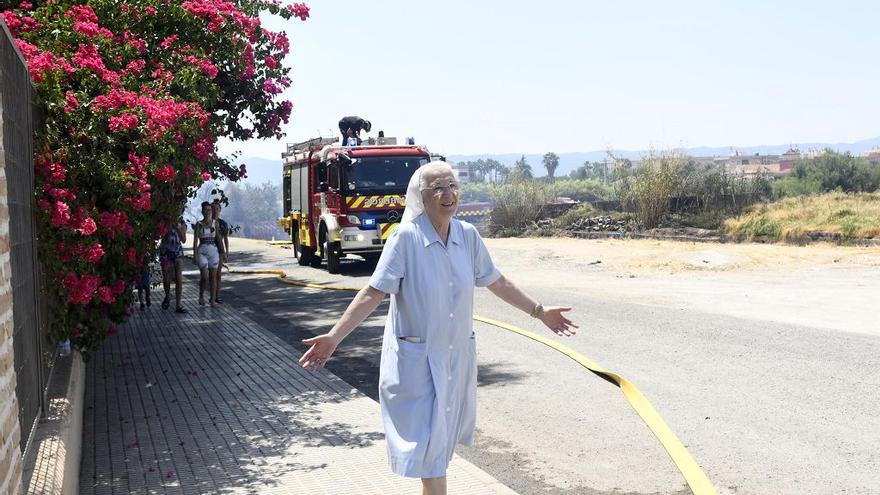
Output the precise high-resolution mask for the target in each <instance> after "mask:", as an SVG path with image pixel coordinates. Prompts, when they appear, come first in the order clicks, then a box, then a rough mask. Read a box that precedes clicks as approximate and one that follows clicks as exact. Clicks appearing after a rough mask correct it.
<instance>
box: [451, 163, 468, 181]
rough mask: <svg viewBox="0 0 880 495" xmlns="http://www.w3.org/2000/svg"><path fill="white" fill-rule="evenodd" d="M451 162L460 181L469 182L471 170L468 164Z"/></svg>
mask: <svg viewBox="0 0 880 495" xmlns="http://www.w3.org/2000/svg"><path fill="white" fill-rule="evenodd" d="M449 164H450V165H451V166H452V171H453V172H455V176H456V177H458V182H460V183H462V184H467V183H468V182H470V181H471V171H470V169H468V167H467V165H464V164H458V163H451V162H450V163H449Z"/></svg>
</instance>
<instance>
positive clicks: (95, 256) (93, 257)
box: [83, 221, 104, 263]
mask: <svg viewBox="0 0 880 495" xmlns="http://www.w3.org/2000/svg"><path fill="white" fill-rule="evenodd" d="M92 222H93V223H94V221H92ZM103 257H104V249H103V248H102V247H101V244H99V243H97V242H96V243H94V244H92V245H91V246H89V247H88V249H87V250H86V252H85V254H84V256H83V258H84V259H85V260H86V261H88V262H90V263H97V262H99V261H101V258H103Z"/></svg>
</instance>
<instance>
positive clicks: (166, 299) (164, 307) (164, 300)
mask: <svg viewBox="0 0 880 495" xmlns="http://www.w3.org/2000/svg"><path fill="white" fill-rule="evenodd" d="M170 305H171V303H169V302H168V298H167V297H166V298H165V299H163V300H162V309H168V306H170Z"/></svg>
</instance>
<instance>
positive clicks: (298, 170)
mask: <svg viewBox="0 0 880 495" xmlns="http://www.w3.org/2000/svg"><path fill="white" fill-rule="evenodd" d="M338 141H339V139H338V138H335V139H329V138H315V139H310V140H308V141H305V142H302V143H297V144H291V145H288V147H287V152H286V153H283V154H282V159H283V160H284V171H283V176H284V177H283V178H284V182H283V189H284V194H283V196H284V199H283V201H284V208H285V211H286V212H288V216H287V217H284V218H282V219H281V220H280V222H281V224H282V227H284V229H285V231H286V232H288V233H290V238H291V242H292V243H293V249H294V253H295V256H296V257H297V259H298V260H299V264H300V265H303V266H305V265H312V266H314V267H320V266H321V264H322V262H326V263H327V270H328V271H329V272H330V273H339V270H340V259H342V258H344V257H345V255H346V254H357V255H360V256H363V257H371V256H374V257H375V256H378V255H379V254H380V253H381V252H382V246H383V245H384V244H385V240H386V239H387V238H388V236H389V235H390V234H391V232H392V231H393V230H394V229H395V228H396V227H397V225H398V223H399V222H400V217H401V216H402V214H403V209H404V207H405V206H406V204H405V202H404V199H405V195H406V187H407V185H408V184H409V179H410V177H412V174H413V173H414V172H415V171H416V169H417V168H419V167H420V166H422V165H424V164H425V163H428V162H429V161H430V160H431V154H430V153H429V152H428V150H427V149H426V148H425V147H424V146H416V145H398V144H397V142H396V139H395V138H378V139H371V140H369V141H364V143H363V144H362V145H359V146H340V145H339V144H338Z"/></svg>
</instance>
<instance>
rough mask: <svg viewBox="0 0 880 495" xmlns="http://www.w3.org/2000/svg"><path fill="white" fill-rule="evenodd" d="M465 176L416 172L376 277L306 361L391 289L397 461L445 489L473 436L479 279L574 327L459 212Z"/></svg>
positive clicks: (392, 429)
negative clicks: (529, 290)
mask: <svg viewBox="0 0 880 495" xmlns="http://www.w3.org/2000/svg"><path fill="white" fill-rule="evenodd" d="M458 187H459V185H458V182H457V181H456V178H455V174H454V173H453V171H452V168H451V167H450V166H449V165H448V164H446V163H445V162H431V163H429V164H427V165H425V166H423V167H422V168H420V169H419V170H417V171H416V173H415V174H414V175H413V177H412V179H411V180H410V183H409V188H408V189H407V194H406V210H405V211H404V214H403V219H402V221H401V225H400V227H399V228H398V229H397V231H396V232H395V233H394V234H392V236H391V237H390V238H389V240H388V243H387V244H386V245H385V249H384V250H383V252H382V257H381V258H380V259H379V263H378V265H377V266H376V271H375V272H374V273H373V275H372V277H371V278H370V281H369V284H368V285H367V286H366V287H364V288H363V289H361V290H360V292H358V294H357V295H356V296H355V298H354V300H353V301H352V302H351V304H350V305H349V306H348V308H347V309H346V310H345V313H344V314H343V315H342V317H341V318H340V320H339V321H338V322H337V323H336V324H335V325H334V326H333V328H332V329H331V330H330V332H329V333H327V334H324V335H319V336H317V337H314V338H311V339H306V340H304V341H303V342H304V343H306V344H310V345H311V348H310V349H309V350H308V351H306V353H305V354H303V356H302V358H301V359H300V360H299V362H300V364H301V365H302V366H303V367H305V368H306V369H308V370H315V369H317V368H320V367H322V366H324V364H325V363H326V362H327V360H328V359H329V358H330V356H331V355H332V354H333V352H334V351H335V350H336V347H337V346H338V345H339V343H340V342H342V340H343V339H344V338H345V337H346V336H347V335H348V334H350V333H351V332H352V331H353V330H354V329H355V328H356V327H357V326H358V325H359V324H360V323H361V322H362V321H363V320H364V319H365V318H367V317H368V316H369V315H370V314H371V313H372V312H373V311H374V310H375V309H376V308H377V307H378V306H379V304H380V303H381V302H382V300H383V299H384V298H385V294H391V307H390V309H389V311H388V319H387V322H386V325H385V335H384V340H383V344H382V358H381V364H380V369H379V403H380V406H381V409H382V421H383V423H384V426H385V436H386V441H387V446H388V457H389V461H390V464H391V469H392V471H394V472H395V473H397V474H399V475H402V476H409V477H416V478H421V479H422V488H423V493H425V494H429V495H436V494H445V493H446V469H447V466H448V465H449V461H450V460H451V459H452V454H453V451H454V449H455V445H456V444H457V443H463V444H466V445H470V444H472V442H473V434H474V423H475V417H476V395H477V364H476V348H475V340H474V332H473V320H472V316H473V302H474V287H488V288H489V290H490V291H492V293H494V294H495V295H496V296H498V297H499V298H501V299H502V300H503V301H505V302H507V303H508V304H510V305H512V306H514V307H516V308H519V309H520V310H522V311H524V312H526V313H529V314H530V315H532V316H533V317H535V318H538V319H540V320H541V321H542V322H543V323H544V324H545V325H547V326H548V327H549V328H550V329H551V330H553V331H554V332H555V333H557V334H558V335H565V336H570V335H573V334H574V333H575V332H576V330H575V329H576V328H577V325H575V324H573V323H572V322H571V321H570V320H569V319H568V318H566V317H565V316H564V315H563V313H564V312H566V311H569V310H570V309H571V308H563V307H548V308H545V307H544V306H543V305H541V304H540V303H538V302H537V301H535V300H534V299H533V298H531V297H529V296H528V295H527V294H526V293H525V292H523V291H522V290H520V289H519V288H518V287H517V286H516V285H514V284H513V282H511V281H510V280H508V279H506V278H505V277H504V276H503V275H502V274H501V272H499V271H498V269H497V268H496V267H495V264H494V263H493V262H492V258H491V257H490V256H489V251H488V250H487V249H486V246H485V245H484V244H483V240H482V239H481V238H480V235H479V233H478V232H477V230H476V229H475V228H474V227H473V226H472V225H470V224H468V223H465V222H460V221H458V220H454V219H453V218H452V217H453V215H455V212H456V208H457V206H458Z"/></svg>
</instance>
